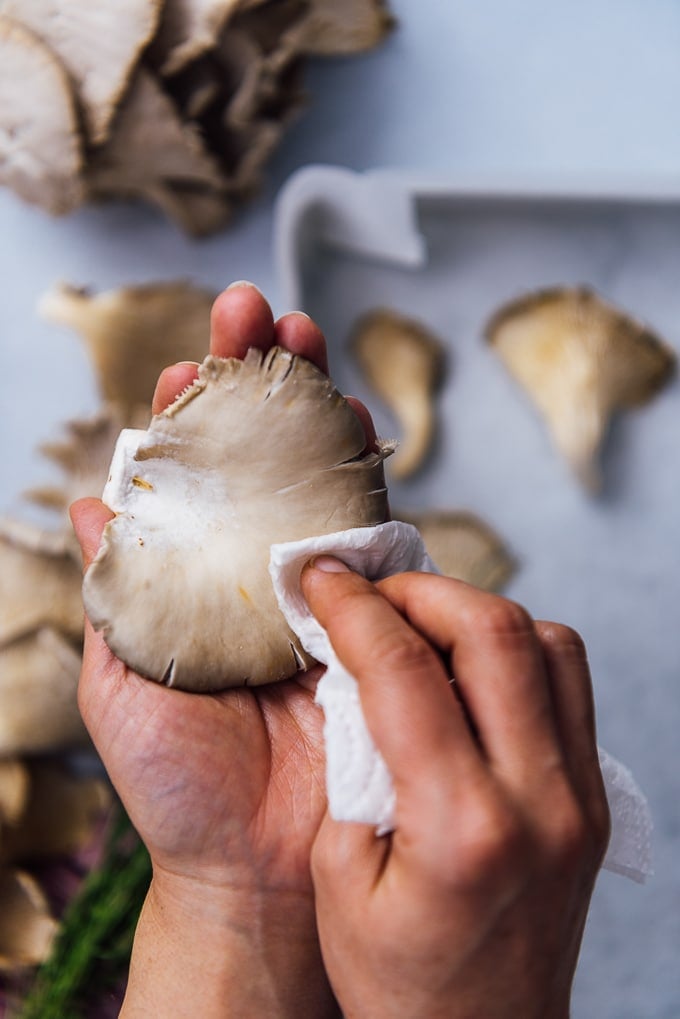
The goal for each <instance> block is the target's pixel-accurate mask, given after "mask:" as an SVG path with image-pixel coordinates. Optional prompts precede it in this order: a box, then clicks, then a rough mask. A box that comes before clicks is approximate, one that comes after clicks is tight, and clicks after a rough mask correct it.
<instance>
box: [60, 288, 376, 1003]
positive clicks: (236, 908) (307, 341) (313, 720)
mask: <svg viewBox="0 0 680 1019" xmlns="http://www.w3.org/2000/svg"><path fill="white" fill-rule="evenodd" d="M273 344H279V345H280V346H283V347H286V348H288V349H289V350H292V351H294V352H295V353H300V354H302V355H303V356H305V357H307V358H308V359H309V360H311V361H313V362H315V363H316V364H317V366H318V367H320V368H321V369H322V370H327V366H326V347H325V341H324V338H323V336H322V334H321V332H320V331H319V329H318V328H317V327H316V326H315V325H314V323H313V322H311V320H310V319H308V318H307V316H305V315H300V314H295V313H293V314H290V315H286V316H284V317H283V318H281V319H280V320H278V321H277V322H276V323H275V322H274V321H273V317H272V313H271V310H270V308H269V305H268V304H267V302H266V301H265V300H264V298H263V297H262V295H261V294H260V293H259V291H258V290H256V289H255V288H254V287H252V286H249V285H237V286H233V287H232V288H230V289H228V290H227V291H225V292H224V293H223V294H222V295H221V296H220V297H219V298H218V300H217V302H216V303H215V306H214V308H213V313H212V322H211V344H210V348H211V352H212V353H213V354H216V355H217V356H221V357H242V356H243V355H244V354H245V352H246V350H247V349H248V347H251V346H255V347H259V348H262V349H268V348H269V347H270V346H272V345H273ZM196 372H197V366H196V365H193V364H179V365H175V366H173V367H172V368H169V369H167V370H166V371H165V372H163V374H162V375H161V377H160V379H159V382H158V386H157V389H156V394H155V397H154V403H153V410H154V412H155V413H158V412H159V411H161V410H162V409H163V408H164V407H165V406H167V405H168V404H169V403H170V402H172V400H173V399H174V398H175V397H176V396H177V395H178V394H179V393H180V392H181V391H182V390H183V389H184V388H185V387H186V386H187V385H189V384H190V383H191V382H192V381H193V379H194V378H195V376H196ZM358 413H359V415H360V416H362V420H367V419H366V416H365V415H366V412H365V411H364V410H363V408H361V407H359V408H358ZM367 428H368V431H369V434H368V435H367V441H372V437H371V433H370V425H367ZM110 517H111V512H110V511H109V510H108V509H107V508H106V507H105V506H104V505H103V504H102V503H101V502H99V500H94V499H87V500H82V501H80V502H78V503H75V504H74V506H73V507H72V519H73V523H74V526H75V529H76V533H77V535H78V537H79V540H80V542H81V546H82V551H83V557H84V562H85V566H87V565H88V563H89V562H90V561H91V560H92V558H93V557H94V555H95V554H96V552H97V549H98V546H99V542H100V539H101V533H102V529H103V527H104V525H105V523H106V521H107V520H108V519H110ZM316 675H317V673H316V672H311V673H307V674H301V675H300V676H299V677H296V678H294V679H291V680H288V681H286V682H282V683H278V684H274V685H271V686H263V687H255V688H249V689H245V688H240V689H232V690H227V691H225V692H223V693H217V694H196V693H186V692H183V691H180V690H172V689H167V688H165V687H163V686H160V685H158V684H157V683H154V682H151V681H149V680H147V679H143V678H142V677H140V676H139V675H137V674H136V673H134V672H132V671H131V670H130V669H128V668H127V667H126V666H125V665H124V664H123V662H121V661H119V660H118V659H117V658H115V657H114V655H113V654H112V653H111V651H110V650H109V649H108V647H107V646H106V643H105V642H104V639H103V637H102V636H101V634H98V633H95V632H94V630H93V628H92V627H91V626H90V624H89V623H87V624H86V631H85V649H84V659H83V670H82V675H81V680H80V688H79V704H80V708H81V711H82V714H83V718H84V720H85V723H86V725H87V727H88V729H89V732H90V734H91V736H92V739H93V741H94V744H95V746H96V748H97V750H98V752H99V754H100V756H101V758H102V761H103V762H104V764H105V766H106V768H107V771H108V773H109V775H110V777H111V780H112V782H113V784H114V786H115V787H116V789H117V791H118V793H119V795H120V797H121V799H122V801H123V803H124V805H125V807H126V809H127V811H128V813H129V815H130V818H131V819H132V822H133V823H134V825H135V827H136V828H137V830H138V831H139V833H140V835H141V837H142V839H143V840H144V842H145V844H146V846H147V848H148V850H149V853H150V855H151V859H152V863H153V874H154V877H153V885H152V889H151V893H150V896H149V899H148V900H147V906H146V913H145V915H143V922H142V925H141V927H142V930H146V929H150V928H151V927H153V926H155V927H156V928H159V929H160V928H163V929H164V928H165V926H167V924H168V923H169V922H170V921H172V925H173V928H174V929H176V928H178V925H179V928H181V929H182V930H183V932H184V935H185V938H184V940H185V941H186V942H187V944H185V946H184V949H183V951H189V952H190V951H191V950H192V946H191V944H190V943H191V942H192V941H193V942H194V943H195V944H197V945H200V946H201V951H202V952H205V953H208V954H209V952H210V949H211V937H212V946H214V947H219V949H220V951H221V952H222V951H223V950H224V951H227V946H226V945H225V944H224V932H225V927H228V926H230V925H231V926H234V925H235V926H236V927H238V928H239V930H241V931H245V932H248V934H249V935H250V934H254V933H255V932H257V936H258V938H259V942H258V943H257V944H255V943H253V944H248V945H247V946H245V945H244V946H243V952H244V954H245V956H246V957H247V958H248V963H247V965H246V964H245V963H244V965H243V968H242V971H241V974H240V979H241V983H242V984H243V985H244V986H245V984H246V983H247V980H248V974H249V973H252V974H253V979H254V980H255V981H256V982H259V984H260V986H261V988H262V989H263V988H264V987H265V986H267V984H268V981H269V980H271V983H272V986H273V987H274V988H275V986H276V985H280V986H282V987H284V988H289V990H290V995H291V1002H290V1003H291V1005H294V1007H295V1008H297V1009H299V1008H300V1007H301V1003H302V1007H303V1011H304V1002H305V1001H308V1002H309V1005H308V1008H309V1011H308V1012H307V1014H315V1015H325V1014H326V1013H329V1014H334V1013H335V1006H334V1003H333V1000H332V995H331V994H330V991H329V989H328V986H327V983H326V980H325V976H324V974H323V968H322V965H321V962H320V956H319V950H318V941H317V934H316V923H315V916H314V904H313V891H312V884H311V878H310V870H309V858H310V851H311V845H312V842H313V839H314V837H315V835H316V832H317V829H318V827H319V824H320V822H321V818H322V816H323V812H324V809H325V774H324V753H323V740H322V715H321V710H320V708H319V707H318V706H316V705H315V704H314V686H315V678H316ZM211 929H212V932H213V934H212V935H211ZM242 940H243V939H242ZM229 951H230V952H231V953H232V955H233V954H234V948H233V945H230V947H229ZM139 954H140V953H139V951H138V952H137V956H138V957H139ZM259 956H261V957H262V958H264V957H266V960H267V961H266V965H267V967H269V970H270V972H269V973H268V974H267V975H263V974H262V973H260V974H256V973H255V960H257V959H258V957H259ZM236 957H237V958H240V957H241V951H239V952H238V953H237V955H236ZM133 962H134V957H133ZM147 963H148V960H147ZM279 969H280V972H276V973H274V972H273V971H274V970H276V971H278V970H279ZM147 979H148V977H147ZM263 993H264V992H263ZM272 993H278V992H277V991H276V990H275V989H274V991H273V992H272ZM282 997H283V999H285V993H284V994H283V996H282ZM131 1007H132V1006H131V1005H130V1003H129V1002H128V1008H131ZM244 1007H246V1006H245V1005H244ZM247 1007H250V1008H253V1007H255V1006H254V1005H252V1002H251V1003H250V1004H249V1005H248V1006H247ZM258 1007H259V1008H260V1009H263V1008H264V1009H266V1014H268V1015H269V1014H271V1015H272V1016H274V1015H278V1012H276V1010H275V1008H274V1006H273V1005H272V1004H271V1002H268V1001H264V1002H261V1003H260V1004H259V1005H258ZM173 1008H174V1009H175V1011H173V1014H182V1013H181V1012H178V1011H176V1009H178V1008H179V997H175V998H174V999H173ZM157 1014H160V1012H157ZM194 1014H196V1015H197V1014H204V1015H206V1014H207V1012H203V1013H201V1011H200V1009H198V1010H197V1011H195V1012H194ZM250 1014H256V1013H255V1012H251V1013H250ZM261 1014H265V1012H262V1013H261ZM294 1014H295V1013H294ZM296 1014H298V1015H299V1014H300V1012H299V1011H298V1012H297V1013H296Z"/></svg>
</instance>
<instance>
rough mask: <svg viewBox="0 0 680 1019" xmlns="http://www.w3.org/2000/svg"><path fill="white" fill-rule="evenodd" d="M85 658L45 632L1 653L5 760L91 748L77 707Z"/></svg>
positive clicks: (0, 749)
mask: <svg viewBox="0 0 680 1019" xmlns="http://www.w3.org/2000/svg"><path fill="white" fill-rule="evenodd" d="M80 665H81V656H80V654H79V653H78V652H77V651H75V650H74V648H73V646H72V645H71V644H70V643H69V641H67V640H66V639H65V638H64V637H62V636H61V635H60V634H59V633H57V631H56V630H53V629H50V628H49V627H43V628H42V629H40V630H36V631H35V632H34V633H31V634H28V635H27V636H25V637H20V638H18V639H17V640H13V641H12V642H11V643H9V644H5V645H4V646H2V647H0V755H5V756H7V755H13V754H24V753H41V752H44V751H49V750H58V749H64V748H66V747H71V746H76V745H79V744H85V743H86V742H87V735H86V732H85V727H84V725H83V722H82V719H81V717H80V714H79V712H78V705H77V702H76V689H77V686H78V677H79V675H80Z"/></svg>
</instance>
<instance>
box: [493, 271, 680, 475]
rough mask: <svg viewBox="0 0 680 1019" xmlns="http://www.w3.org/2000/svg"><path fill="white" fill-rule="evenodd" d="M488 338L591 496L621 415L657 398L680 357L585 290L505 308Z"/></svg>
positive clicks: (532, 297) (543, 294)
mask: <svg viewBox="0 0 680 1019" xmlns="http://www.w3.org/2000/svg"><path fill="white" fill-rule="evenodd" d="M486 338H487V340H488V342H489V343H490V344H491V346H492V347H493V349H494V350H495V351H496V353H497V354H498V355H499V356H500V358H501V360H502V361H503V362H504V364H505V366H506V368H507V369H508V370H509V372H510V374H511V375H513V376H514V378H515V379H516V380H517V381H518V382H519V383H520V385H522V386H523V387H524V389H525V390H526V391H527V392H528V394H529V396H530V397H531V398H532V400H533V401H534V403H535V404H536V406H537V407H538V409H539V410H540V411H541V412H542V414H543V415H544V417H545V419H546V421H547V424H548V427H549V430H550V432H551V434H552V437H553V440H554V442H555V445H556V446H557V448H558V449H559V450H560V451H561V452H562V454H563V455H564V456H565V457H566V459H567V461H568V463H569V464H570V466H571V468H572V470H573V471H574V473H575V475H576V476H577V477H578V478H579V480H580V481H581V482H582V484H583V485H584V486H585V487H587V488H590V489H593V490H595V489H597V488H598V487H599V486H600V483H601V482H600V468H599V462H598V461H599V456H600V451H601V447H602V443H603V440H604V438H605V435H606V432H607V429H608V427H609V424H610V421H611V419H612V417H613V416H614V414H616V412H617V411H621V410H624V409H627V408H631V407H637V406H639V405H641V404H644V403H646V402H647V401H648V400H650V399H651V398H652V396H654V395H655V394H656V393H657V392H658V391H659V390H660V389H661V387H662V386H663V385H664V384H665V383H666V382H667V381H668V380H669V378H670V377H671V375H672V374H673V371H674V368H675V363H676V357H675V353H674V352H673V351H672V350H671V348H670V347H669V346H668V345H667V344H666V343H664V341H663V340H662V339H660V338H659V337H658V336H657V335H656V334H655V333H653V332H652V331H651V330H650V329H649V328H648V327H647V326H646V325H644V324H643V323H641V322H639V321H637V320H636V319H634V318H632V317H631V316H630V315H628V314H626V313H625V312H623V311H621V310H620V309H619V308H616V307H614V306H613V305H611V304H609V303H607V302H606V301H604V300H603V299H602V298H601V297H599V296H598V295H597V294H596V293H595V292H594V291H592V290H591V289H589V288H587V287H574V288H568V287H556V288H554V289H548V290H541V291H538V292H536V293H533V294H529V295H527V296H525V297H521V298H520V299H519V300H515V301H511V302H510V303H509V304H506V305H505V306H503V307H502V308H500V309H499V310H498V311H497V312H496V314H495V315H494V316H493V317H492V319H491V320H490V322H489V323H488V325H487V327H486Z"/></svg>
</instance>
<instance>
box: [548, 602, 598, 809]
mask: <svg viewBox="0 0 680 1019" xmlns="http://www.w3.org/2000/svg"><path fill="white" fill-rule="evenodd" d="M536 631H537V633H538V636H539V640H540V641H541V644H542V646H543V655H544V658H545V661H546V664H547V667H548V672H549V675H550V686H551V692H552V699H553V704H554V706H555V717H556V723H557V729H558V733H559V738H560V742H561V744H562V748H563V752H564V756H565V758H566V762H567V767H568V769H569V774H570V775H571V778H572V784H573V786H574V788H575V789H576V791H577V793H578V794H579V797H580V799H581V801H582V802H584V803H587V804H589V805H591V806H593V807H594V809H595V810H598V809H600V808H601V807H602V806H603V800H604V801H605V802H606V796H605V794H604V783H603V780H602V772H601V770H600V762H599V756H598V749H597V736H596V731H595V704H594V698H593V687H592V682H591V678H590V668H589V665H588V656H587V653H586V648H585V645H584V643H583V640H582V639H581V637H580V636H579V634H578V633H576V632H575V631H574V630H572V629H571V628H570V627H568V626H562V625H560V624H558V623H550V622H537V623H536Z"/></svg>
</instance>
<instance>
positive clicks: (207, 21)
mask: <svg viewBox="0 0 680 1019" xmlns="http://www.w3.org/2000/svg"><path fill="white" fill-rule="evenodd" d="M238 7H239V0H166V2H165V6H164V8H163V17H162V19H161V23H160V27H159V30H158V34H157V36H156V39H155V41H154V46H153V52H157V53H158V54H161V55H162V64H161V73H162V74H163V75H166V76H169V75H172V74H176V73H177V72H178V71H181V70H183V69H184V68H185V67H186V66H187V64H189V63H190V62H191V61H193V60H196V59H197V58H199V57H201V56H203V55H204V54H205V53H208V52H209V51H210V50H213V49H214V48H215V47H216V45H217V43H218V40H219V36H220V32H221V30H222V28H223V26H224V24H225V22H226V21H227V20H228V18H229V17H230V15H231V14H233V12H234V11H235V10H236V9H237V8H238Z"/></svg>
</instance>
